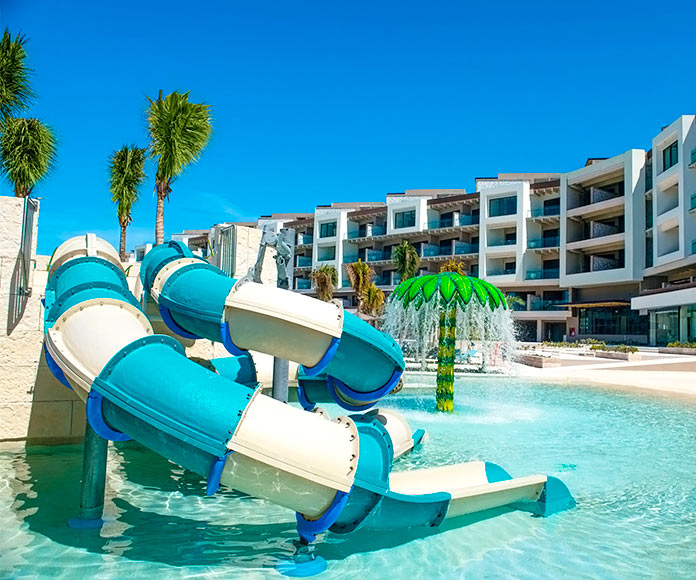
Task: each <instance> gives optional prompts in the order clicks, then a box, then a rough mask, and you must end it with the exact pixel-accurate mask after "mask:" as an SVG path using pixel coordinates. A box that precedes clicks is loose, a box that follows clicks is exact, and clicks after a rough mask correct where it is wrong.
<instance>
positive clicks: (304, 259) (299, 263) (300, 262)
mask: <svg viewBox="0 0 696 580" xmlns="http://www.w3.org/2000/svg"><path fill="white" fill-rule="evenodd" d="M311 265H312V258H310V257H309V256H297V260H296V262H295V267H296V268H306V267H307V266H311Z"/></svg>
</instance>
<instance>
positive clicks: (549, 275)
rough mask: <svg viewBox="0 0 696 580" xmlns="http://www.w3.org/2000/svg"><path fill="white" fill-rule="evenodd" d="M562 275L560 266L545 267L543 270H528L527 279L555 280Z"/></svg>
mask: <svg viewBox="0 0 696 580" xmlns="http://www.w3.org/2000/svg"><path fill="white" fill-rule="evenodd" d="M559 276H560V270H559V269H558V268H544V269H543V270H527V275H526V276H525V277H526V279H527V280H555V279H556V278H558V277H559Z"/></svg>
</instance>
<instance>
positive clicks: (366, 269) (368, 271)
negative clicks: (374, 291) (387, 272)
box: [346, 259, 375, 312]
mask: <svg viewBox="0 0 696 580" xmlns="http://www.w3.org/2000/svg"><path fill="white" fill-rule="evenodd" d="M346 274H348V281H349V282H350V285H351V286H352V287H353V290H355V298H356V300H357V301H358V312H360V311H362V304H363V300H364V299H365V291H366V290H367V288H368V287H369V286H370V284H371V283H372V278H373V277H374V275H375V271H374V270H373V269H372V268H370V266H369V265H368V264H366V263H365V262H363V261H362V260H360V259H358V261H357V262H353V263H352V264H348V265H347V266H346ZM373 286H374V284H373Z"/></svg>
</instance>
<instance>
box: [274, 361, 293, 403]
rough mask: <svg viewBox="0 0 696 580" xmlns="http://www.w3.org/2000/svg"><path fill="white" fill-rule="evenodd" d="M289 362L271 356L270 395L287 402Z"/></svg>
mask: <svg viewBox="0 0 696 580" xmlns="http://www.w3.org/2000/svg"><path fill="white" fill-rule="evenodd" d="M289 367H290V363H289V362H288V361H286V360H283V359H282V358H278V357H275V356H274V357H273V390H272V392H271V395H272V396H273V398H274V399H277V400H278V401H282V402H283V403H287V402H288V380H289V374H290V370H289Z"/></svg>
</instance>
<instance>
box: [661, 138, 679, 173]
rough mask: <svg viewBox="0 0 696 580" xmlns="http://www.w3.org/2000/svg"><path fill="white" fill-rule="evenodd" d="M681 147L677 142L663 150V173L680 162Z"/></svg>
mask: <svg viewBox="0 0 696 580" xmlns="http://www.w3.org/2000/svg"><path fill="white" fill-rule="evenodd" d="M678 157H679V146H678V145H677V142H676V141H675V142H674V143H672V144H671V145H668V146H667V147H665V148H664V149H663V150H662V171H667V170H668V169H669V168H670V167H673V166H674V165H676V164H677V162H678V161H679V159H678Z"/></svg>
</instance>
